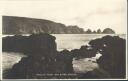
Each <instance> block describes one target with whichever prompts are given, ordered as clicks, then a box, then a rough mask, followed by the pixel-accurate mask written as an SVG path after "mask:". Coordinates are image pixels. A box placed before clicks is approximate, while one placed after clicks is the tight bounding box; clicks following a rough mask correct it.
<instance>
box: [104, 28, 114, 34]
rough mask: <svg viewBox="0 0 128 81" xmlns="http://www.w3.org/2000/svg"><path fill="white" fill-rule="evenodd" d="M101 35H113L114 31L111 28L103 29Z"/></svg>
mask: <svg viewBox="0 0 128 81" xmlns="http://www.w3.org/2000/svg"><path fill="white" fill-rule="evenodd" d="M102 33H103V34H115V31H114V30H112V29H111V28H105V29H104V30H103V32H102Z"/></svg>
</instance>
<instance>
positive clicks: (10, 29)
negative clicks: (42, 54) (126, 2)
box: [2, 16, 115, 34]
mask: <svg viewBox="0 0 128 81" xmlns="http://www.w3.org/2000/svg"><path fill="white" fill-rule="evenodd" d="M2 27H3V28H2V34H33V33H48V34H114V33H115V31H114V30H112V29H110V28H106V29H104V30H103V32H102V31H101V30H100V29H98V30H97V31H95V30H94V31H93V32H92V30H91V29H88V30H86V31H84V29H83V28H79V27H78V26H76V25H70V26H66V25H64V24H62V23H57V22H53V21H50V20H45V19H35V18H27V17H16V16H3V17H2Z"/></svg>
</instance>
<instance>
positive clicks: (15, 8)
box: [0, 0, 127, 34]
mask: <svg viewBox="0 0 128 81" xmlns="http://www.w3.org/2000/svg"><path fill="white" fill-rule="evenodd" d="M126 1H127V0H17V1H16V0H10V1H9V0H5V1H1V2H0V10H1V11H0V12H1V13H2V15H7V16H20V17H31V18H39V19H47V20H52V21H55V22H59V23H63V24H65V25H77V26H79V27H80V28H83V29H84V30H87V29H88V28H90V29H92V30H97V29H99V28H100V29H101V30H103V29H105V28H111V29H113V30H115V31H116V33H121V34H122V33H126V28H127V21H126V20H127V2H126Z"/></svg>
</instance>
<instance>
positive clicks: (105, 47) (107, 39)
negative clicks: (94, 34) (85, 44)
mask: <svg viewBox="0 0 128 81" xmlns="http://www.w3.org/2000/svg"><path fill="white" fill-rule="evenodd" d="M89 44H90V45H91V46H92V47H93V49H96V50H97V51H99V52H100V53H101V54H102V56H101V57H100V58H99V59H98V60H97V63H98V64H99V66H100V68H102V69H104V70H105V71H107V72H108V73H109V74H110V76H111V77H110V78H125V75H126V68H125V67H126V64H125V63H126V59H125V57H126V47H125V46H126V41H125V39H122V38H119V37H118V36H113V37H112V36H104V37H103V38H101V39H96V40H92V41H91V42H89Z"/></svg>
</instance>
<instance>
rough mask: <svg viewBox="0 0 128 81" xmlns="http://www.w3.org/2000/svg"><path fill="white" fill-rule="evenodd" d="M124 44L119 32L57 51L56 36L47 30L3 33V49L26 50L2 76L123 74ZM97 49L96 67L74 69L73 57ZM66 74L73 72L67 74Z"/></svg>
mask: <svg viewBox="0 0 128 81" xmlns="http://www.w3.org/2000/svg"><path fill="white" fill-rule="evenodd" d="M10 42H11V43H13V44H14V45H13V44H11V43H10ZM8 46H10V47H8ZM125 46H126V41H125V39H122V38H120V37H118V36H113V37H112V36H104V37H102V38H98V39H94V40H92V41H90V42H89V45H85V46H81V48H80V49H74V50H71V51H68V50H63V51H60V52H58V51H57V50H56V43H55V37H54V36H51V35H49V34H33V35H30V36H13V37H6V38H3V47H4V48H3V51H19V52H23V53H24V54H26V55H27V57H23V58H22V59H21V60H20V61H19V63H17V64H15V65H14V66H13V67H12V69H11V70H10V71H9V72H8V75H7V76H6V77H4V78H7V79H33V78H35V79H49V78H50V79H52V78H56V79H63V78H65V79H69V78H85V79H86V78H95V79H97V78H125V75H126V59H125V58H126V47H125ZM9 49H11V50H9ZM98 52H99V53H100V54H102V56H101V57H100V58H99V59H98V60H97V63H98V65H99V68H98V69H94V70H93V71H89V72H87V73H82V74H75V73H74V70H73V64H72V61H73V58H76V59H81V58H91V57H94V56H95V55H96V54H97V53H98ZM47 74H48V75H47ZM62 74H67V75H62ZM68 74H73V75H72V76H69V75H68Z"/></svg>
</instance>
